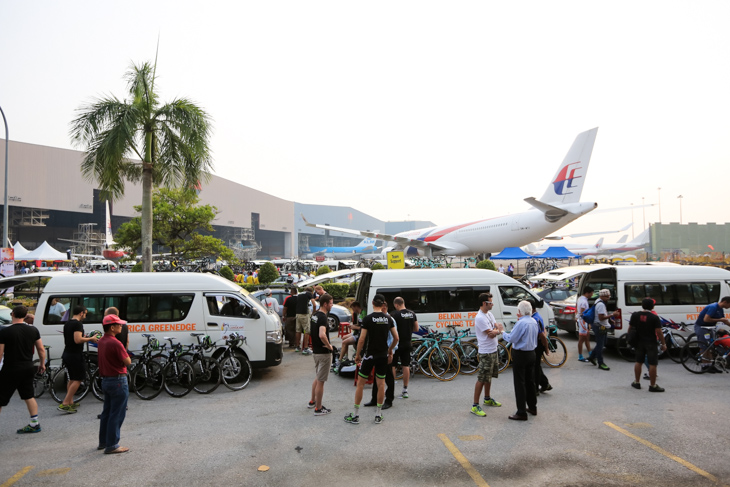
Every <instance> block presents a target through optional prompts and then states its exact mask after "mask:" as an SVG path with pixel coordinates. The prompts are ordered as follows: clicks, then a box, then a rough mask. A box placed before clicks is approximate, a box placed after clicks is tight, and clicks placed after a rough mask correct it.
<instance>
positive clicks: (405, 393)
mask: <svg viewBox="0 0 730 487" xmlns="http://www.w3.org/2000/svg"><path fill="white" fill-rule="evenodd" d="M400 397H401V398H403V399H408V391H403V392H401V394H400Z"/></svg>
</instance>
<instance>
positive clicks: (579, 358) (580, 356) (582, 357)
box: [578, 355, 588, 362]
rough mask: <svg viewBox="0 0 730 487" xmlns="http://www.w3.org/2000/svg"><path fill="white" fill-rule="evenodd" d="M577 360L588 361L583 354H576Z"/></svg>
mask: <svg viewBox="0 0 730 487" xmlns="http://www.w3.org/2000/svg"><path fill="white" fill-rule="evenodd" d="M578 362H588V360H586V358H585V357H584V356H583V355H578Z"/></svg>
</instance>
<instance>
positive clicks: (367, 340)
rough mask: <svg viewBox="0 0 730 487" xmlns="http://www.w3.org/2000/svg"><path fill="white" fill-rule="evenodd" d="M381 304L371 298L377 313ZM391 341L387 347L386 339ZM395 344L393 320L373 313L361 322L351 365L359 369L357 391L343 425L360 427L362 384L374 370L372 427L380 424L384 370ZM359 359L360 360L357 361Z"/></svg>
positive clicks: (378, 297)
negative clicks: (375, 392) (375, 396)
mask: <svg viewBox="0 0 730 487" xmlns="http://www.w3.org/2000/svg"><path fill="white" fill-rule="evenodd" d="M384 303H385V298H384V297H383V295H382V294H376V295H375V296H374V297H373V309H374V310H380V308H382V307H383V304H384ZM389 334H390V335H391V336H392V337H393V341H392V342H391V344H390V346H388V335H389ZM397 344H398V331H397V330H396V329H395V324H394V322H393V320H392V319H391V318H390V317H389V316H388V315H387V314H386V313H383V312H382V311H374V312H373V313H370V314H369V315H367V316H366V317H365V319H364V320H363V321H362V329H361V330H360V340H358V342H357V353H356V354H355V362H356V363H357V364H358V365H359V366H360V371H359V372H358V377H357V390H356V391H355V411H354V412H353V413H350V414H349V415H347V416H345V422H347V423H350V424H360V403H361V402H362V392H363V388H364V387H365V383H366V382H367V380H368V377H369V376H370V372H372V371H373V369H375V381H376V383H377V384H378V410H377V411H376V413H375V424H380V423H381V422H382V421H383V412H382V407H383V400H384V399H385V375H386V374H387V373H388V367H390V363H391V362H392V361H393V349H394V348H395V346H396V345H397ZM360 357H362V360H361V358H360Z"/></svg>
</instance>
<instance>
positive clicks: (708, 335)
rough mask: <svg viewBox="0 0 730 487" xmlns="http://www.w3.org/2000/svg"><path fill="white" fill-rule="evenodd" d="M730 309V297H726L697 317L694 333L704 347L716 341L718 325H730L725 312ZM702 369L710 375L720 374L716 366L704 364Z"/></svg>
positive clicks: (706, 308)
mask: <svg viewBox="0 0 730 487" xmlns="http://www.w3.org/2000/svg"><path fill="white" fill-rule="evenodd" d="M728 308H730V296H724V297H723V298H722V299H721V300H720V301H718V302H717V303H712V304H710V305H708V306H705V307H704V309H703V310H702V311H701V312H700V315H699V316H698V317H697V321H696V322H695V330H694V331H695V335H697V341H698V342H700V343H701V344H702V345H703V346H705V347H706V346H707V345H709V344H710V343H712V342H713V340H715V335H714V330H713V328H714V327H715V326H716V325H717V324H718V323H724V324H726V325H730V320H728V319H727V318H725V310H726V309H728ZM708 350H709V349H708ZM705 353H707V350H706V351H705ZM703 355H705V354H703ZM705 358H706V359H707V360H708V362H709V361H710V357H708V356H706V357H705ZM702 368H703V369H704V370H705V372H709V373H710V374H716V373H718V372H719V370H717V369H716V368H715V367H714V365H710V364H709V363H707V364H703V365H702Z"/></svg>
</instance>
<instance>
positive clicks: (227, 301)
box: [205, 295, 253, 318]
mask: <svg viewBox="0 0 730 487" xmlns="http://www.w3.org/2000/svg"><path fill="white" fill-rule="evenodd" d="M205 299H206V301H207V303H208V312H209V313H210V314H211V315H213V316H238V317H243V318H246V317H248V316H251V312H252V311H253V308H252V307H251V306H250V305H249V304H248V303H246V302H245V301H243V300H241V299H238V298H236V297H233V296H223V295H218V296H210V295H209V296H206V297H205Z"/></svg>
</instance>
